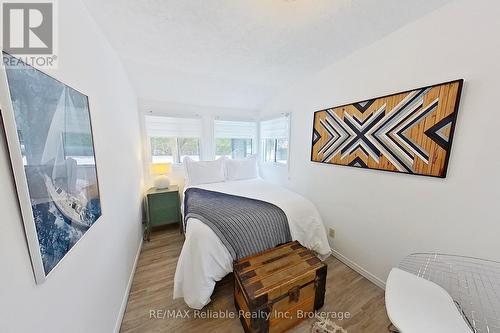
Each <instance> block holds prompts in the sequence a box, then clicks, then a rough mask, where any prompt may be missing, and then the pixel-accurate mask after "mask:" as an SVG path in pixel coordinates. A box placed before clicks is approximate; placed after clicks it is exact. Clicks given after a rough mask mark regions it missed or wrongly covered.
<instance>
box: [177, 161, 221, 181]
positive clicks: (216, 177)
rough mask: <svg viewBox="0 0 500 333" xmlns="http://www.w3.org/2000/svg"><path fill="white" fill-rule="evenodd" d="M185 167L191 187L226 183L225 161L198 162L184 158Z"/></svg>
mask: <svg viewBox="0 0 500 333" xmlns="http://www.w3.org/2000/svg"><path fill="white" fill-rule="evenodd" d="M184 167H185V170H186V178H187V183H188V185H189V186H193V185H200V184H209V183H219V182H223V181H225V174H224V159H222V158H219V159H217V160H215V161H200V162H196V161H194V160H192V159H191V158H189V157H186V158H184Z"/></svg>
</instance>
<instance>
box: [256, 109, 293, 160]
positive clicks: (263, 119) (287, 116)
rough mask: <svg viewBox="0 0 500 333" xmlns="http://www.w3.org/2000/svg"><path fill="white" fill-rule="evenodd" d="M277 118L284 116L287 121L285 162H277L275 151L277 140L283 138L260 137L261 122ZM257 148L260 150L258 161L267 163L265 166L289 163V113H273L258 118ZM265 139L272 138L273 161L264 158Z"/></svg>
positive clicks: (276, 149) (276, 150)
mask: <svg viewBox="0 0 500 333" xmlns="http://www.w3.org/2000/svg"><path fill="white" fill-rule="evenodd" d="M279 118H285V119H286V122H287V136H286V138H285V139H286V140H287V141H288V153H287V157H286V162H278V160H277V156H278V154H277V152H278V140H280V139H283V138H278V137H275V138H265V139H264V138H262V137H261V130H260V128H261V123H262V122H264V121H268V120H273V119H279ZM258 132H259V133H258V134H259V149H260V152H259V161H260V163H262V164H263V165H267V166H275V167H289V165H290V149H291V145H290V143H291V114H290V113H282V114H280V115H274V116H270V117H266V118H262V119H260V120H259V131H258ZM265 140H273V141H274V144H273V149H274V160H273V161H266V160H265V149H264V148H265V147H264V145H265V143H264V141H265Z"/></svg>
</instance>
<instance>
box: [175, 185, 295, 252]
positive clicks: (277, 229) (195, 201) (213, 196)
mask: <svg viewBox="0 0 500 333" xmlns="http://www.w3.org/2000/svg"><path fill="white" fill-rule="evenodd" d="M190 217H192V218H196V219H198V220H200V221H201V222H203V223H205V224H206V225H207V226H209V227H210V228H211V229H212V230H213V231H214V232H215V234H216V235H217V236H218V237H219V238H220V240H221V241H222V243H223V244H224V245H225V246H226V248H227V249H228V251H229V253H230V254H231V256H232V258H233V259H234V260H238V259H241V258H245V257H248V256H250V255H253V254H256V253H258V252H262V251H265V250H268V249H270V248H273V247H275V246H277V245H280V244H283V243H286V242H290V241H291V240H292V236H291V234H290V228H289V227H288V220H287V218H286V215H285V213H284V212H283V210H282V209H281V208H279V207H278V206H275V205H273V204H271V203H269V202H265V201H260V200H255V199H250V198H245V197H240V196H236V195H230V194H225V193H220V192H214V191H209V190H203V189H200V188H189V189H187V190H186V192H185V193H184V229H186V228H187V227H188V226H187V221H188V219H189V218H190Z"/></svg>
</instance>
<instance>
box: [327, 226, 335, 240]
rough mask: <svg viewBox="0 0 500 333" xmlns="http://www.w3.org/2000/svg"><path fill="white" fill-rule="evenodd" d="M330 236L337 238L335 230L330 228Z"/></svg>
mask: <svg viewBox="0 0 500 333" xmlns="http://www.w3.org/2000/svg"><path fill="white" fill-rule="evenodd" d="M328 236H330V238H335V229H333V228H329V229H328Z"/></svg>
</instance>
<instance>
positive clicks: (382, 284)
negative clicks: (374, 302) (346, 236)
mask: <svg viewBox="0 0 500 333" xmlns="http://www.w3.org/2000/svg"><path fill="white" fill-rule="evenodd" d="M332 253H333V256H334V257H335V258H337V259H338V260H340V261H342V262H343V263H344V264H346V265H347V266H349V267H350V268H352V269H353V270H355V271H356V272H358V273H359V274H361V275H362V276H363V277H365V278H367V279H368V280H369V281H370V282H371V283H373V284H374V285H376V286H377V287H380V288H382V289H384V290H385V282H384V281H382V280H381V279H379V278H378V277H376V276H375V275H373V274H372V273H370V272H368V271H367V270H366V269H364V268H363V267H361V266H360V265H358V264H357V263H355V262H354V261H352V260H351V259H349V258H347V257H346V256H344V255H343V254H342V253H340V252H338V251H336V250H333V249H332Z"/></svg>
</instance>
